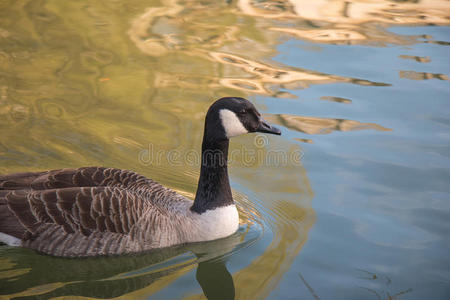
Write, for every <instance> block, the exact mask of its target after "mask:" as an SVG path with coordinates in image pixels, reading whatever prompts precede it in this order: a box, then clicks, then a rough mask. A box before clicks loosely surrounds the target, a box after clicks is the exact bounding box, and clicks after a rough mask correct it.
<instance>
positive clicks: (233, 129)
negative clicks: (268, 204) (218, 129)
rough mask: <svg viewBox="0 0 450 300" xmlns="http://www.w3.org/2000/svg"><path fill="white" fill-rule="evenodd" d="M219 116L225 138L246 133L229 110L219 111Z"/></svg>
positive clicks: (236, 117)
mask: <svg viewBox="0 0 450 300" xmlns="http://www.w3.org/2000/svg"><path fill="white" fill-rule="evenodd" d="M219 115H220V120H221V121H222V125H223V128H224V129H225V134H226V135H227V138H230V137H233V136H237V135H241V134H244V133H248V130H247V129H245V127H244V125H242V122H241V121H240V120H239V118H238V116H236V114H235V113H234V112H232V111H231V110H229V109H221V110H220V112H219Z"/></svg>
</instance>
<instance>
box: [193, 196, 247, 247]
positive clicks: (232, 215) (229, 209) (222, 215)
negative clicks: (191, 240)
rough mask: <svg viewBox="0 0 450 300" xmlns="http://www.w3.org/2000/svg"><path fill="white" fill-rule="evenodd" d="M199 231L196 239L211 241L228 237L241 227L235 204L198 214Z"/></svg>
mask: <svg viewBox="0 0 450 300" xmlns="http://www.w3.org/2000/svg"><path fill="white" fill-rule="evenodd" d="M195 218H196V222H195V223H197V224H198V232H197V234H196V237H195V240H196V241H197V242H199V241H210V240H216V239H220V238H224V237H227V236H229V235H232V234H233V233H235V232H236V230H238V228H239V214H238V211H237V209H236V206H235V205H228V206H223V207H218V208H215V209H211V210H207V211H206V212H204V213H202V214H196V216H195Z"/></svg>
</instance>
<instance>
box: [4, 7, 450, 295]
mask: <svg viewBox="0 0 450 300" xmlns="http://www.w3.org/2000/svg"><path fill="white" fill-rule="evenodd" d="M449 11H450V5H449V4H448V2H447V1H443V0H442V1H411V2H408V1H300V0H297V1H249V0H239V1H223V2H222V1H221V2H214V1H213V2H211V3H209V2H204V1H203V2H202V1H188V2H183V1H174V0H172V1H163V2H161V3H160V2H158V1H108V2H101V3H100V2H98V3H97V2H86V1H2V2H0V173H2V174H7V173H13V172H25V171H35V170H36V171H37V170H46V169H58V168H66V167H80V166H90V165H98V166H110V167H116V168H124V169H131V170H134V171H137V172H139V173H141V174H143V175H145V176H148V177H150V178H153V179H155V180H157V181H159V182H160V183H162V184H164V185H166V186H169V187H171V188H173V189H175V190H177V191H178V192H180V193H182V194H183V195H185V196H187V197H189V198H193V197H194V194H195V190H196V183H197V178H198V175H199V166H198V163H199V162H198V153H199V150H200V143H201V139H202V132H203V119H204V116H205V113H206V110H207V108H208V106H209V105H210V104H211V103H212V101H214V99H217V98H219V97H222V96H230V95H233V96H242V97H246V98H248V99H250V100H251V101H252V102H253V103H255V105H256V106H257V107H258V109H259V110H260V111H261V112H262V113H263V114H264V116H265V118H266V119H268V120H270V121H271V122H273V123H276V124H278V125H279V126H280V128H282V132H283V135H282V136H281V137H273V136H268V137H266V136H261V135H246V136H242V137H238V138H235V139H233V141H232V142H231V149H230V155H232V157H231V158H230V159H231V166H230V177H231V184H232V189H233V193H234V196H235V199H236V202H237V204H238V206H239V211H240V217H241V226H240V229H239V231H238V232H237V233H236V234H235V235H233V236H231V237H229V238H226V239H223V240H219V241H213V242H209V243H201V244H195V245H187V246H182V247H174V248H171V249H165V250H163V251H155V252H154V253H147V254H143V255H137V256H124V257H104V258H91V259H82V260H80V259H62V258H52V257H49V256H44V255H40V254H37V253H34V252H32V251H29V250H26V249H17V248H10V247H7V246H0V295H1V297H4V298H5V299H10V298H17V299H18V298H21V299H22V298H38V299H49V298H52V299H60V298H61V297H63V296H79V297H80V298H81V299H83V297H89V298H90V299H91V298H113V297H120V298H128V299H148V298H151V299H181V298H183V299H184V298H186V299H198V298H204V297H205V295H206V296H208V297H209V298H231V297H232V296H233V295H235V297H236V298H237V299H254V298H257V299H260V298H269V299H299V298H301V299H448V298H449V297H450V256H449V255H448V252H449V250H450V242H449V238H448V237H449V236H450V202H449V199H450V197H449V194H450V185H449V184H448V182H449V180H450V168H449V167H450V135H449V127H450V118H449V115H450V106H449V104H448V101H449V99H450V97H449V96H450V88H449V82H448V78H449V77H448V76H449V70H450V62H449V55H448V53H449V52H448V46H449V43H450V27H448V25H449V21H448V20H449V18H448V17H449V14H448V12H449Z"/></svg>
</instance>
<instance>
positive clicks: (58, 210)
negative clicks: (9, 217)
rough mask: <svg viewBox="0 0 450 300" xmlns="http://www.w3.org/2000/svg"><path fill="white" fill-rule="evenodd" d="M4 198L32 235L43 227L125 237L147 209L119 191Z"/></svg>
mask: <svg viewBox="0 0 450 300" xmlns="http://www.w3.org/2000/svg"><path fill="white" fill-rule="evenodd" d="M5 198H6V200H7V203H8V206H9V209H10V210H11V211H12V212H13V213H14V214H15V215H16V216H17V218H18V219H19V221H20V222H21V223H22V225H23V226H24V227H25V228H26V229H27V230H28V231H30V233H32V234H34V233H35V231H36V230H37V228H38V227H39V226H40V225H42V224H44V223H47V224H57V225H60V226H62V227H63V228H64V231H65V232H66V233H73V232H75V231H80V232H81V233H83V235H85V236H89V235H90V234H91V233H92V232H93V231H98V232H104V231H109V232H114V233H122V234H126V233H129V232H130V229H131V228H132V226H133V225H134V224H135V223H136V221H137V220H138V219H139V217H140V216H141V214H142V212H143V209H144V208H145V205H142V204H137V203H135V202H142V200H141V199H139V200H138V199H137V197H136V195H135V194H134V193H132V192H129V191H126V190H124V189H123V188H120V187H71V188H61V189H50V190H33V191H11V192H10V193H8V194H7V195H6V197H5ZM136 208H138V209H136Z"/></svg>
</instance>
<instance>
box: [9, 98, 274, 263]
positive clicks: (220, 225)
mask: <svg viewBox="0 0 450 300" xmlns="http://www.w3.org/2000/svg"><path fill="white" fill-rule="evenodd" d="M250 132H262V133H270V134H277V135H280V134H281V132H280V130H279V129H277V128H275V127H273V126H271V125H270V124H268V123H267V122H266V121H265V120H264V119H263V118H262V117H261V114H260V113H259V112H258V111H257V110H256V108H255V107H254V106H253V104H252V103H251V102H250V101H248V100H246V99H244V98H239V97H226V98H221V99H219V100H217V101H216V102H214V103H213V104H212V105H211V106H210V108H209V109H208V112H207V114H206V118H205V127H204V134H203V142H202V158H201V169H200V177H199V181H198V187H197V192H196V195H195V200H194V202H192V201H191V200H189V199H187V198H185V197H184V196H182V195H180V194H178V193H176V192H175V191H173V190H171V189H169V188H166V187H164V186H162V185H160V184H159V183H157V182H155V181H153V180H151V179H148V178H146V177H144V176H142V175H139V174H137V173H135V172H132V171H128V170H121V169H114V168H105V167H83V168H78V169H61V170H51V171H44V172H30V173H17V174H10V175H3V176H0V241H1V242H4V243H6V244H8V245H12V246H22V247H26V248H31V249H34V250H36V251H38V252H41V253H46V254H49V255H54V256H64V257H87V256H98V255H115V254H125V253H137V252H143V251H148V250H151V249H157V248H164V247H169V246H174V245H179V244H184V243H192V242H201V241H209V240H215V239H220V238H224V237H226V236H229V235H231V234H233V233H234V232H236V231H237V229H238V227H239V215H238V211H237V209H236V206H235V203H234V201H233V197H232V194H231V188H230V183H229V179H228V170H227V156H228V146H229V139H230V138H231V137H234V136H238V135H241V134H245V133H250Z"/></svg>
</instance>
